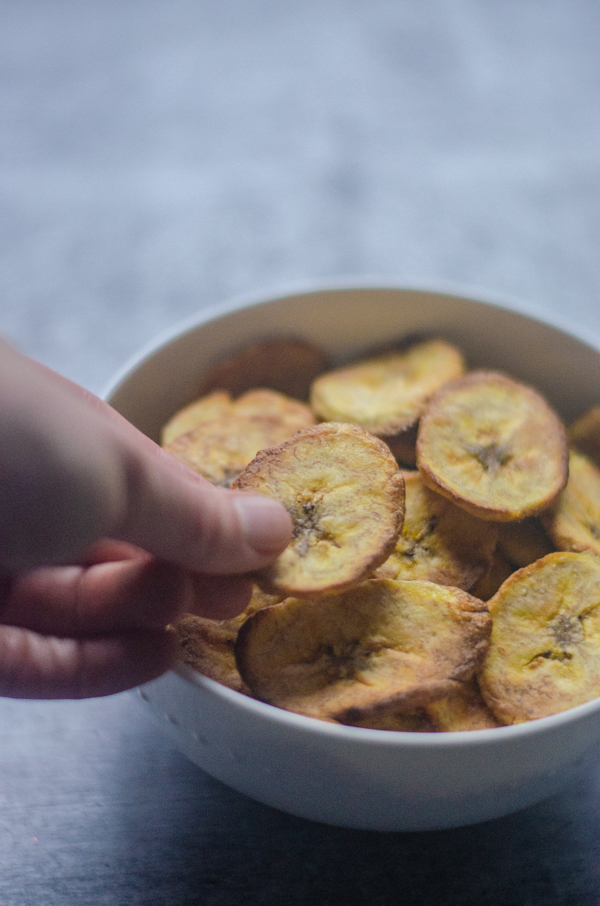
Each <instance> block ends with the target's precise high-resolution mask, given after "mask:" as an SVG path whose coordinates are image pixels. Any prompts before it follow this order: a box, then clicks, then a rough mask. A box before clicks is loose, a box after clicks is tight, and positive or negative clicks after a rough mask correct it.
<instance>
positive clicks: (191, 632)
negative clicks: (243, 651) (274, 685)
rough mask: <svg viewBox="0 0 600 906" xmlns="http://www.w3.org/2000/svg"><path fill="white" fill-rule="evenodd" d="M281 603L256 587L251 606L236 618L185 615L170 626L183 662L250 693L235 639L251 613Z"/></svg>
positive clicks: (219, 681) (238, 690) (226, 684)
mask: <svg viewBox="0 0 600 906" xmlns="http://www.w3.org/2000/svg"><path fill="white" fill-rule="evenodd" d="M278 602H279V598H277V597H275V596H273V595H266V594H264V592H262V591H261V590H260V589H259V588H255V589H254V592H253V594H252V599H251V601H250V603H249V604H248V607H247V608H246V609H245V610H244V611H243V613H241V614H238V616H237V617H233V618H232V619H229V620H211V619H208V618H207V617H198V616H195V615H194V614H190V613H185V614H183V615H182V616H181V617H180V618H179V619H178V620H177V621H176V622H175V623H173V624H172V625H171V626H170V627H169V629H170V630H171V631H172V632H173V634H174V635H175V638H176V639H177V642H178V643H179V646H180V649H181V659H182V661H183V662H184V663H185V664H189V665H190V666H191V667H193V668H194V669H195V670H198V672H199V673H203V674H204V675H205V676H208V677H210V679H214V680H216V681H217V682H218V683H222V685H223V686H229V688H230V689H235V691H236V692H245V693H248V692H249V690H248V687H247V686H246V684H245V683H244V681H243V680H242V678H241V676H240V674H239V671H238V669H237V664H236V662H235V654H234V646H235V641H236V639H237V636H238V632H239V630H240V626H241V625H242V624H243V623H244V622H245V621H246V620H247V619H248V617H249V616H251V615H252V614H253V613H256V611H257V610H261V609H262V608H263V607H269V606H270V605H271V604H276V603H278Z"/></svg>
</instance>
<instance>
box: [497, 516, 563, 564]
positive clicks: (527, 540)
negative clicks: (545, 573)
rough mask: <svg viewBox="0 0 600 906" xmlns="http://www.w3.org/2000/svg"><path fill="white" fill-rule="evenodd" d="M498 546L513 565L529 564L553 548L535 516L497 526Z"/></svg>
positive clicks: (550, 551)
mask: <svg viewBox="0 0 600 906" xmlns="http://www.w3.org/2000/svg"><path fill="white" fill-rule="evenodd" d="M498 547H499V548H500V550H501V551H502V553H503V554H504V555H505V557H506V558H507V559H508V561H509V562H510V563H512V564H513V566H515V567H519V568H521V567H523V566H529V564H530V563H535V561H536V560H540V559H541V558H542V557H545V556H546V554H551V553H552V551H553V550H555V548H554V545H553V544H552V542H551V540H550V538H549V537H548V535H547V534H546V532H545V530H544V526H543V525H542V523H541V521H540V519H539V518H538V517H537V516H530V518H529V519H523V520H522V521H521V522H503V523H501V524H500V525H499V526H498Z"/></svg>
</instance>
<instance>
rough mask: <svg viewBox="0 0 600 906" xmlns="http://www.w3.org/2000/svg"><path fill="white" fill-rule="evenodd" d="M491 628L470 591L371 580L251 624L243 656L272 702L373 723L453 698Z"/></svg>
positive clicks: (245, 672)
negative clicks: (443, 698) (389, 716)
mask: <svg viewBox="0 0 600 906" xmlns="http://www.w3.org/2000/svg"><path fill="white" fill-rule="evenodd" d="M490 628H491V620H490V617H489V613H488V611H487V607H486V605H485V604H484V603H483V602H482V601H479V600H478V599H477V598H473V597H472V596H471V595H469V594H467V592H464V591H462V590H461V589H458V588H451V587H450V586H442V585H436V584H435V583H433V582H423V581H420V580H413V581H411V580H395V581H393V580H389V579H371V580H368V581H366V582H363V583H362V584H360V585H358V586H355V587H354V588H352V589H349V590H347V591H345V592H343V593H341V594H336V595H325V596H321V597H315V598H310V599H298V598H288V599H287V600H285V601H283V602H282V603H281V604H275V605H274V606H273V607H267V608H265V609H264V610H260V611H258V612H257V613H255V614H254V615H253V616H252V617H250V618H249V619H248V620H247V621H246V622H245V623H244V625H243V627H242V628H241V630H240V633H239V636H238V641H237V643H236V648H235V653H236V660H237V664H238V669H239V671H240V674H241V676H242V677H243V679H244V681H245V682H246V684H247V685H248V686H249V688H250V689H251V690H252V693H253V695H255V696H257V697H258V698H260V699H262V700H263V701H266V702H269V703H271V704H274V705H277V706H279V707H281V708H286V709H287V710H290V711H296V712H298V713H300V714H306V715H308V716H312V717H318V718H323V719H333V720H338V721H340V722H342V723H350V724H360V725H362V726H366V725H367V724H366V721H367V720H368V721H371V718H372V717H373V716H374V715H383V714H389V713H392V712H398V711H401V710H402V711H414V710H415V709H418V708H421V707H423V706H424V705H426V704H428V703H429V702H431V701H433V700H435V699H436V698H441V697H443V696H444V695H448V694H449V693H450V692H451V691H452V690H453V689H454V688H455V687H456V686H457V685H458V684H459V683H460V682H461V681H463V680H466V679H468V678H469V677H470V676H472V675H473V672H474V670H475V669H476V667H477V666H478V664H479V662H480V660H481V657H482V656H483V654H484V653H485V650H486V648H487V644H488V637H489V632H490Z"/></svg>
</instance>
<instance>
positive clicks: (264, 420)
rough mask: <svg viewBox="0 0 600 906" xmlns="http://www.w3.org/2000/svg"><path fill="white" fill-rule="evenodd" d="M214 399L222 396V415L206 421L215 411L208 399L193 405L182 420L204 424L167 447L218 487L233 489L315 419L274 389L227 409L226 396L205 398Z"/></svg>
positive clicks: (255, 393)
mask: <svg viewBox="0 0 600 906" xmlns="http://www.w3.org/2000/svg"><path fill="white" fill-rule="evenodd" d="M214 397H219V404H220V406H221V411H220V412H219V414H218V415H217V416H216V417H214V418H211V419H208V418H204V416H205V415H209V414H211V410H210V409H209V407H204V408H203V407H202V405H201V403H202V401H200V402H199V403H198V404H196V405H197V407H198V408H197V409H196V410H194V411H191V410H192V407H187V410H183V411H182V412H181V413H180V414H179V415H180V416H181V418H182V421H183V419H184V418H186V419H188V418H190V417H191V416H192V415H194V414H195V415H198V414H199V416H200V418H201V420H200V422H199V423H198V424H197V425H196V427H194V428H193V429H192V430H190V431H188V432H187V433H186V434H182V435H179V436H177V437H175V439H174V440H171V441H170V442H168V443H165V444H164V448H165V450H167V451H168V452H169V453H171V454H172V455H173V456H176V457H177V458H178V459H180V460H181V461H182V462H185V463H186V465H188V466H190V468H192V469H194V471H195V472H199V473H200V475H203V476H204V477H205V478H207V479H208V480H209V481H211V482H212V483H213V484H218V485H223V486H225V487H229V485H230V484H231V482H232V481H233V480H234V478H237V476H238V475H239V473H240V472H241V471H242V469H244V468H245V467H246V466H247V465H248V463H249V462H251V460H252V459H253V458H254V457H255V456H256V454H257V453H258V451H259V450H262V449H264V448H265V447H272V446H274V445H275V444H279V443H281V441H283V440H286V439H287V438H288V437H291V436H292V435H293V434H295V433H296V432H297V431H299V430H300V429H302V428H306V427H308V426H309V425H312V424H314V421H315V419H314V415H313V414H312V412H311V411H310V409H309V408H308V406H306V405H304V403H300V402H298V400H293V399H290V398H289V397H285V396H283V395H282V394H279V393H276V392H275V391H273V390H255V391H250V392H249V393H246V394H244V395H243V396H241V397H240V398H239V399H237V400H229V402H228V404H227V405H226V406H225V404H224V403H223V400H222V397H223V394H211V396H210V397H207V398H205V399H209V400H210V399H212V398H214ZM177 417H178V416H175V418H177ZM174 421H175V419H173V420H172V421H171V422H170V423H169V425H170V426H171V428H170V433H171V432H172V431H173V430H175V429H176V425H175V427H173V422H174ZM165 431H166V429H165Z"/></svg>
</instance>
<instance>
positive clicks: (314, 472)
mask: <svg viewBox="0 0 600 906" xmlns="http://www.w3.org/2000/svg"><path fill="white" fill-rule="evenodd" d="M233 487H234V488H236V489H239V490H243V491H251V492H253V493H258V494H265V495H266V496H267V497H274V498H275V499H276V500H280V501H281V502H282V503H283V505H284V506H285V507H286V509H287V511H288V512H289V514H290V516H291V517H292V522H293V526H294V534H293V538H292V541H291V543H290V544H289V545H288V547H287V548H286V549H285V550H284V551H283V553H282V554H281V555H280V556H279V557H278V558H277V559H276V560H275V562H274V563H273V564H272V565H271V566H269V567H266V568H265V569H264V570H262V571H260V572H258V573H256V574H255V576H254V579H255V581H256V583H257V584H258V585H259V586H260V587H261V588H262V589H263V590H264V591H266V592H268V593H271V594H284V595H294V596H304V595H315V594H319V593H321V592H325V591H338V590H340V589H343V588H347V587H349V586H350V585H353V584H356V583H357V582H360V581H362V580H363V579H365V578H367V577H368V576H370V575H371V574H372V573H373V572H374V571H375V569H376V568H377V567H378V566H379V565H380V564H381V563H383V561H384V560H386V559H387V557H388V556H389V555H390V553H391V552H392V551H393V549H394V547H395V544H396V541H397V539H398V536H399V534H400V531H401V529H402V523H403V519H404V480H403V477H402V473H401V472H400V470H399V468H398V465H397V463H396V461H395V459H394V457H393V456H392V454H391V453H390V450H389V448H388V447H387V446H386V445H385V444H384V443H383V442H382V441H380V440H378V439H377V438H376V437H373V436H372V435H371V434H369V433H368V432H366V431H364V430H363V429H362V428H359V427H358V426H356V425H345V424H328V423H323V424H320V425H315V426H314V427H312V428H307V429H305V430H303V431H299V432H298V433H297V434H295V435H294V437H292V438H290V439H289V440H286V441H284V442H283V443H281V444H280V445H279V446H277V447H273V448H270V449H266V450H262V451H261V452H260V453H258V455H257V456H256V458H255V459H254V460H253V461H252V462H251V463H250V464H249V465H248V466H247V467H246V469H244V471H243V472H242V473H241V474H240V475H239V477H238V478H237V480H236V481H235V482H234V484H233Z"/></svg>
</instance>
